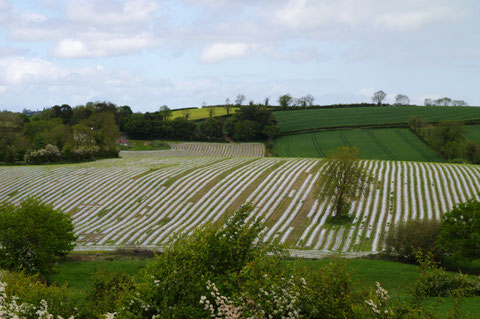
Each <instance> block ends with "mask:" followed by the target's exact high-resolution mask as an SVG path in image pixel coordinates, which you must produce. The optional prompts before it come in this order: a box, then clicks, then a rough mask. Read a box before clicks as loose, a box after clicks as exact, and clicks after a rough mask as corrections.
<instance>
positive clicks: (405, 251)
mask: <svg viewBox="0 0 480 319" xmlns="http://www.w3.org/2000/svg"><path fill="white" fill-rule="evenodd" d="M439 224H440V223H439V222H438V221H437V220H433V219H429V220H428V219H424V220H418V219H416V220H408V221H407V222H400V223H398V224H396V225H394V226H393V227H392V228H391V230H390V232H389V234H388V236H387V239H386V245H387V252H389V253H394V254H396V255H398V256H400V257H402V258H405V259H407V260H409V261H412V262H415V261H416V260H417V258H416V252H417V251H418V250H422V251H430V250H432V249H435V248H436V247H435V245H436V240H437V238H438V232H439ZM436 252H437V256H436V257H437V258H440V257H441V253H440V251H438V249H436Z"/></svg>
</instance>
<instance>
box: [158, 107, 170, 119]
mask: <svg viewBox="0 0 480 319" xmlns="http://www.w3.org/2000/svg"><path fill="white" fill-rule="evenodd" d="M160 114H161V115H162V118H163V119H169V118H170V117H171V116H172V110H171V109H170V108H169V107H168V106H166V105H162V106H161V107H160Z"/></svg>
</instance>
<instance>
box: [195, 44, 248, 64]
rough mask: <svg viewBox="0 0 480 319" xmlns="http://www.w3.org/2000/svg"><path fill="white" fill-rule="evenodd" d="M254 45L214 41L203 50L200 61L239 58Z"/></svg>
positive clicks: (220, 60)
mask: <svg viewBox="0 0 480 319" xmlns="http://www.w3.org/2000/svg"><path fill="white" fill-rule="evenodd" d="M254 48H255V45H252V44H247V43H242V42H238V43H215V44H212V45H210V46H209V47H207V48H206V49H204V50H203V52H202V54H201V56H200V62H202V63H218V62H222V61H225V60H229V59H235V58H240V57H244V56H246V55H248V54H249V53H251V52H252V51H253V50H254Z"/></svg>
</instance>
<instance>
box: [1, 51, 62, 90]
mask: <svg viewBox="0 0 480 319" xmlns="http://www.w3.org/2000/svg"><path fill="white" fill-rule="evenodd" d="M64 75H66V73H65V71H64V70H62V69H61V68H59V67H57V66H55V65H54V64H52V63H51V62H49V61H46V60H42V59H36V58H33V59H28V58H25V57H13V56H11V57H4V58H0V83H2V84H6V85H19V84H28V83H42V82H44V81H56V80H58V79H59V78H60V77H62V76H64Z"/></svg>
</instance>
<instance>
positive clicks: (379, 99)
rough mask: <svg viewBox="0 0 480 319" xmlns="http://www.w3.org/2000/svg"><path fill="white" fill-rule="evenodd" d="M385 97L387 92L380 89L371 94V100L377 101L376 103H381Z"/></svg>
mask: <svg viewBox="0 0 480 319" xmlns="http://www.w3.org/2000/svg"><path fill="white" fill-rule="evenodd" d="M386 97H387V93H385V92H383V91H382V90H380V91H377V92H375V93H374V94H373V97H372V101H373V102H374V103H377V104H378V105H382V102H383V100H385V98H386Z"/></svg>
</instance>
